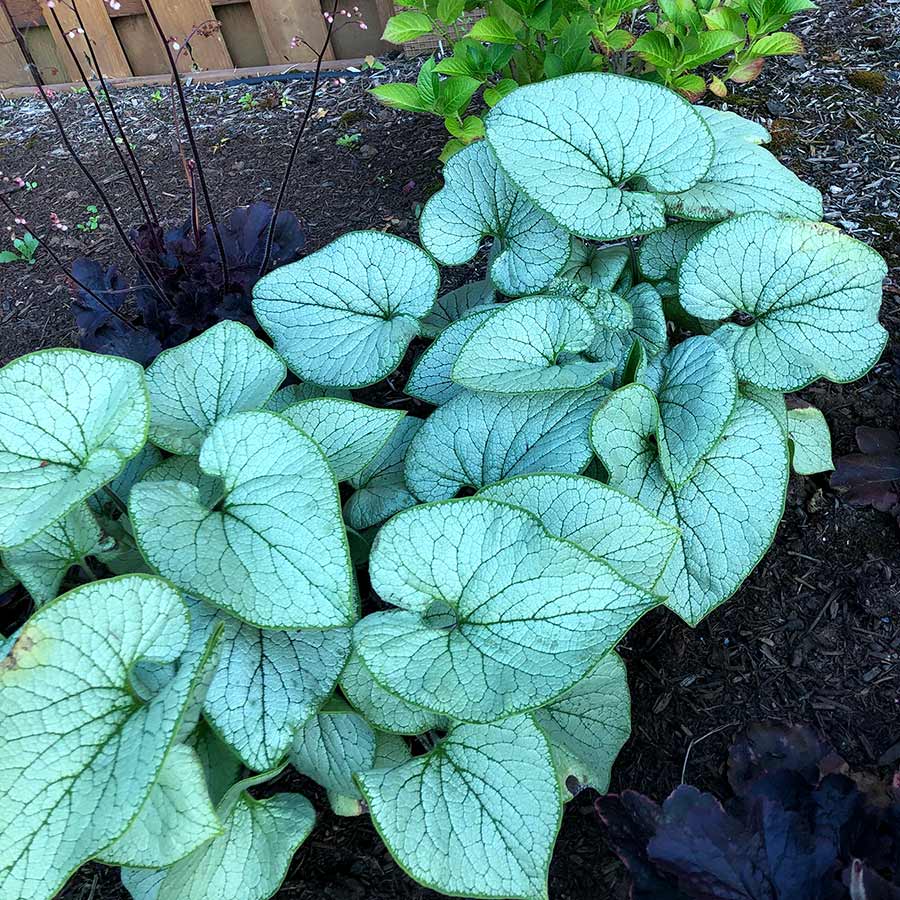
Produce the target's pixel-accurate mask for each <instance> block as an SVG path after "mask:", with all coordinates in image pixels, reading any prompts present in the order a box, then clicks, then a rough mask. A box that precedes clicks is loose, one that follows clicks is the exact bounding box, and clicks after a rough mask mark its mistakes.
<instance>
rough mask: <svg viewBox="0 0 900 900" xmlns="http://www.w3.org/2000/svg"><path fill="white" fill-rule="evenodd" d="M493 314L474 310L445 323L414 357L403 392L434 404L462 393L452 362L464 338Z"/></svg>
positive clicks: (446, 400) (487, 311)
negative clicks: (416, 356)
mask: <svg viewBox="0 0 900 900" xmlns="http://www.w3.org/2000/svg"><path fill="white" fill-rule="evenodd" d="M497 308H498V309H499V308H501V307H497ZM493 314H494V309H491V308H488V309H477V310H475V311H473V312H470V313H469V314H468V315H466V316H464V317H463V318H462V319H460V320H459V321H458V322H452V323H451V324H450V325H448V326H447V327H446V328H445V329H444V330H443V331H442V332H441V333H440V334H439V335H438V337H437V339H436V340H435V342H434V343H433V344H432V345H431V346H430V347H429V348H428V349H427V350H426V351H425V352H424V353H423V354H422V355H421V356H420V357H419V358H418V360H416V364H415V366H414V367H413V370H412V372H411V373H410V376H409V380H408V381H407V382H406V388H405V391H406V393H407V394H409V395H410V396H411V397H418V398H419V399H420V400H424V401H425V402H426V403H431V404H433V405H434V406H443V405H444V404H445V403H447V402H449V401H450V400H452V399H453V398H454V397H455V396H456V395H457V394H461V393H462V392H463V390H464V388H463V386H462V385H461V384H457V383H456V382H455V381H454V380H453V379H452V378H451V374H452V372H453V365H454V363H455V362H456V360H457V359H458V357H459V353H460V350H462V348H463V347H464V346H465V343H466V341H468V340H469V338H470V337H471V336H472V334H473V333H474V332H475V331H476V329H477V328H478V326H479V325H481V324H482V323H483V322H484V321H485V320H486V319H488V318H490V317H491V316H492V315H493Z"/></svg>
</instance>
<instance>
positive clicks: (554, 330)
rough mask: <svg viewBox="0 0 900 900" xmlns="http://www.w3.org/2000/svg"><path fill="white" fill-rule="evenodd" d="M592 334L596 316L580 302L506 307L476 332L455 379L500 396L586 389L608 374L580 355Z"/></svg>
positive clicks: (544, 300)
mask: <svg viewBox="0 0 900 900" xmlns="http://www.w3.org/2000/svg"><path fill="white" fill-rule="evenodd" d="M594 331H595V325H594V318H593V316H592V315H591V314H590V313H589V312H588V310H587V309H586V308H585V307H584V306H582V305H581V304H580V303H579V302H578V301H577V300H572V299H569V298H566V297H548V296H536V297H526V298H525V299H523V300H516V301H515V302H513V303H506V304H503V305H502V306H500V307H499V308H498V309H497V310H496V311H494V312H492V313H491V315H490V316H489V317H487V318H486V319H485V320H484V321H482V322H481V323H480V324H479V325H478V327H477V328H476V329H475V331H474V332H472V334H471V336H470V337H469V338H468V340H467V341H466V343H465V344H464V345H463V347H462V349H461V350H460V352H459V355H458V356H457V358H456V362H455V363H454V364H453V368H452V371H451V376H452V378H453V380H454V381H455V382H456V383H457V384H461V385H462V386H463V387H465V388H468V389H469V390H473V391H490V392H493V393H499V394H526V393H542V392H556V391H571V390H577V389H579V388H587V387H590V386H591V385H593V384H596V383H597V382H598V381H600V379H601V378H603V376H604V375H606V374H607V373H608V372H609V367H608V366H603V365H601V364H598V363H593V362H589V361H587V360H585V359H583V358H581V357H579V356H578V355H577V354H578V353H579V352H580V351H582V350H586V349H587V348H588V347H589V346H590V344H591V341H592V339H593V337H594Z"/></svg>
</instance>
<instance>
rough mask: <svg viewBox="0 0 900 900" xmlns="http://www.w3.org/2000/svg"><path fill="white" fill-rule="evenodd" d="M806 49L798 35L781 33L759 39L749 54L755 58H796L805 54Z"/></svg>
mask: <svg viewBox="0 0 900 900" xmlns="http://www.w3.org/2000/svg"><path fill="white" fill-rule="evenodd" d="M805 49H806V48H805V47H804V46H803V41H801V40H800V38H798V37H797V35H796V34H791V33H790V32H789V31H779V32H777V33H776V34H767V35H764V36H763V37H761V38H757V39H756V40H755V41H754V42H753V43H752V44H751V45H750V47H749V48H748V51H747V52H748V53H752V54H753V55H754V56H796V55H799V54H801V53H803V52H804V50H805Z"/></svg>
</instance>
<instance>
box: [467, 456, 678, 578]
mask: <svg viewBox="0 0 900 900" xmlns="http://www.w3.org/2000/svg"><path fill="white" fill-rule="evenodd" d="M478 496H479V497H487V498H488V499H491V500H499V501H500V502H501V503H510V504H512V505H513V506H519V507H521V508H522V509H525V510H528V512H530V513H533V514H534V515H536V516H537V517H538V518H539V519H540V520H541V524H542V525H543V526H544V528H546V529H547V531H549V532H550V534H552V535H554V536H555V537H559V538H565V539H566V540H567V541H571V542H572V543H573V544H577V545H578V546H579V547H581V548H582V549H583V550H586V551H587V552H588V553H590V554H591V555H593V556H598V557H600V559H602V560H604V561H605V562H607V563H609V565H610V566H612V568H613V569H615V570H616V571H617V572H618V573H619V574H620V575H621V576H622V577H623V578H625V579H626V580H628V581H631V582H633V583H634V584H636V585H638V586H639V587H642V588H644V589H645V590H648V591H650V590H652V589H653V587H654V586H655V585H656V582H657V581H659V578H660V576H661V575H662V573H663V569H665V567H666V563H667V562H668V561H669V557H670V556H671V555H672V550H673V549H674V547H675V541H676V540H677V539H678V530H677V529H676V528H675V527H674V526H673V525H670V524H669V523H667V522H663V521H662V520H661V519H659V518H657V517H656V516H655V515H654V514H653V513H651V512H650V511H649V510H647V509H645V508H644V507H643V506H641V505H640V503H638V502H637V501H635V500H634V499H633V498H631V497H629V496H628V495H627V494H623V493H622V492H621V491H617V490H614V489H613V488H611V487H608V486H607V485H605V484H600V482H598V481H594V480H593V479H592V478H585V477H583V476H581V475H558V474H550V473H547V474H541V475H519V476H518V477H516V478H508V479H506V481H501V482H500V483H499V484H494V485H491V486H490V487H486V488H482V489H481V490H480V491H479V492H478Z"/></svg>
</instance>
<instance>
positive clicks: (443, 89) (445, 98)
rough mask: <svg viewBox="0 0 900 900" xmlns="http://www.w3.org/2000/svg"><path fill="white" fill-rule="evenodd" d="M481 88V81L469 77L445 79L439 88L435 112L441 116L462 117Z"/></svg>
mask: <svg viewBox="0 0 900 900" xmlns="http://www.w3.org/2000/svg"><path fill="white" fill-rule="evenodd" d="M480 87H481V81H480V80H479V79H478V78H470V77H469V76H468V75H451V76H450V77H449V78H445V79H443V81H440V82H439V83H438V86H437V99H436V100H435V103H434V111H435V112H436V113H437V114H438V115H439V116H461V115H462V114H463V112H465V109H466V107H467V106H468V105H469V101H470V100H471V99H472V97H473V96H474V94H475V91H477V90H478V88H480Z"/></svg>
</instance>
